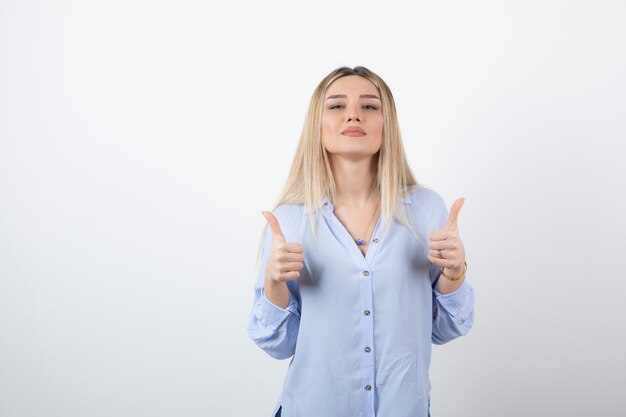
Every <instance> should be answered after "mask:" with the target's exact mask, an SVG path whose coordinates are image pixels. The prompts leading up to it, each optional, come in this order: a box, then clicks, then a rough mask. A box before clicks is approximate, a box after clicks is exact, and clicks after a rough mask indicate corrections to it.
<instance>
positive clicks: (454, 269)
mask: <svg viewBox="0 0 626 417" xmlns="http://www.w3.org/2000/svg"><path fill="white" fill-rule="evenodd" d="M464 202H465V199H464V198H459V199H458V200H456V201H455V202H454V204H452V207H451V208H450V214H449V215H448V220H446V224H445V226H444V228H443V229H442V230H436V231H434V232H432V233H431V234H430V242H429V244H428V248H429V251H428V260H429V261H430V262H432V263H434V264H435V265H438V266H441V267H443V268H446V269H447V270H446V274H447V273H448V272H449V273H450V274H452V275H454V276H459V275H461V274H463V270H464V264H465V248H464V247H463V242H462V241H461V239H460V238H459V227H458V225H457V219H458V217H459V211H461V207H463V203H464Z"/></svg>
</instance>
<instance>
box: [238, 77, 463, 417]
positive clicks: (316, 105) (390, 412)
mask: <svg viewBox="0 0 626 417" xmlns="http://www.w3.org/2000/svg"><path fill="white" fill-rule="evenodd" d="M462 204H463V199H459V200H457V201H456V202H455V203H454V204H453V206H452V208H451V210H450V215H448V213H447V209H446V206H445V203H444V201H443V200H442V198H441V197H439V195H437V194H436V193H435V192H433V191H431V190H429V189H427V188H424V187H421V186H418V185H417V183H416V181H415V179H414V177H413V174H412V173H411V170H410V168H409V166H408V164H407V161H406V157H405V155H404V150H403V147H402V142H401V138H400V132H399V129H398V123H397V116H396V109H395V104H394V101H393V96H392V94H391V92H390V90H389V88H388V87H387V85H386V84H385V82H384V81H383V80H382V79H381V78H379V77H378V76H377V75H376V74H374V73H373V72H371V71H369V70H368V69H366V68H364V67H355V68H353V69H351V68H345V67H344V68H339V69H337V70H335V71H333V72H331V73H330V74H329V75H328V76H327V77H326V78H324V79H323V80H322V81H321V83H320V84H319V85H318V87H317V89H316V90H315V92H314V93H313V97H312V99H311V103H310V106H309V111H308V115H307V118H306V121H305V124H304V129H303V132H302V136H301V138H300V143H299V145H298V149H297V151H296V155H295V158H294V161H293V166H292V168H291V172H290V174H289V178H288V180H287V184H286V186H285V188H284V190H283V192H282V194H281V196H280V197H279V199H278V203H277V204H276V208H275V210H274V212H273V214H272V213H270V212H263V215H264V216H265V218H266V219H267V221H268V224H269V226H270V228H271V233H270V232H268V230H267V228H266V230H265V237H264V244H263V250H262V254H261V262H260V267H259V274H258V278H257V282H256V286H255V300H254V306H253V310H252V313H251V315H250V320H249V324H248V332H249V334H250V336H251V337H252V339H253V340H254V341H255V342H256V344H257V345H258V346H259V347H261V348H262V349H263V350H265V351H266V352H267V353H268V354H269V355H271V356H272V357H274V358H278V359H284V358H288V357H291V356H293V358H292V360H291V363H290V364H289V369H288V371H287V376H286V378H285V383H284V387H283V391H282V394H281V396H280V398H279V400H278V402H277V404H276V408H275V410H274V414H272V415H274V416H282V417H296V416H298V417H307V416H315V417H319V416H333V417H337V416H346V417H348V416H350V417H352V416H354V417H356V416H359V417H360V416H372V417H373V416H378V417H403V416H407V417H408V416H411V417H414V416H428V415H429V408H430V406H429V398H430V397H429V392H430V383H429V378H428V368H429V364H430V352H431V343H435V344H442V343H446V342H448V341H450V340H452V339H454V338H456V337H458V336H461V335H464V334H466V333H467V332H468V331H469V329H470V328H471V326H472V323H473V305H474V294H473V289H472V287H471V286H470V285H469V284H468V282H467V279H466V278H465V271H466V269H467V264H466V262H465V251H464V248H463V243H462V242H461V240H460V238H459V235H458V227H457V216H458V213H459V210H460V208H461V206H462Z"/></svg>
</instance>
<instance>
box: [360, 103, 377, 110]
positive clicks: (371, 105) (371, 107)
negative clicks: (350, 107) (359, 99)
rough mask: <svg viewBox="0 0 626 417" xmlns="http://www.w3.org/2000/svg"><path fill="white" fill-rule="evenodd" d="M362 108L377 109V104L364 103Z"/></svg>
mask: <svg viewBox="0 0 626 417" xmlns="http://www.w3.org/2000/svg"><path fill="white" fill-rule="evenodd" d="M363 110H378V106H377V105H375V104H364V105H363Z"/></svg>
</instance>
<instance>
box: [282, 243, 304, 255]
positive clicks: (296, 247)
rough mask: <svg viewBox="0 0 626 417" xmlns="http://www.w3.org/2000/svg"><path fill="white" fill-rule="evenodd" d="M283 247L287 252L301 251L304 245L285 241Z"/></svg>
mask: <svg viewBox="0 0 626 417" xmlns="http://www.w3.org/2000/svg"><path fill="white" fill-rule="evenodd" d="M285 249H286V250H287V252H289V253H303V252H304V246H302V245H301V244H299V243H285Z"/></svg>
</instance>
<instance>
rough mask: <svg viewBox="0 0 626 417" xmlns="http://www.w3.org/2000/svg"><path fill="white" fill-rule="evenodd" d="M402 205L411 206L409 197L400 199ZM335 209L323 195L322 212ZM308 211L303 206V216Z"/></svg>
mask: <svg viewBox="0 0 626 417" xmlns="http://www.w3.org/2000/svg"><path fill="white" fill-rule="evenodd" d="M402 203H403V204H406V205H409V206H410V205H412V204H413V202H412V201H411V195H410V194H409V195H407V196H406V197H404V198H403V199H402ZM334 209H335V207H334V206H333V203H331V202H330V201H329V200H328V197H326V195H324V198H323V199H322V210H328V211H330V212H332V211H333V210H334ZM309 213H310V210H309V208H308V207H307V206H306V205H305V206H304V214H309Z"/></svg>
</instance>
